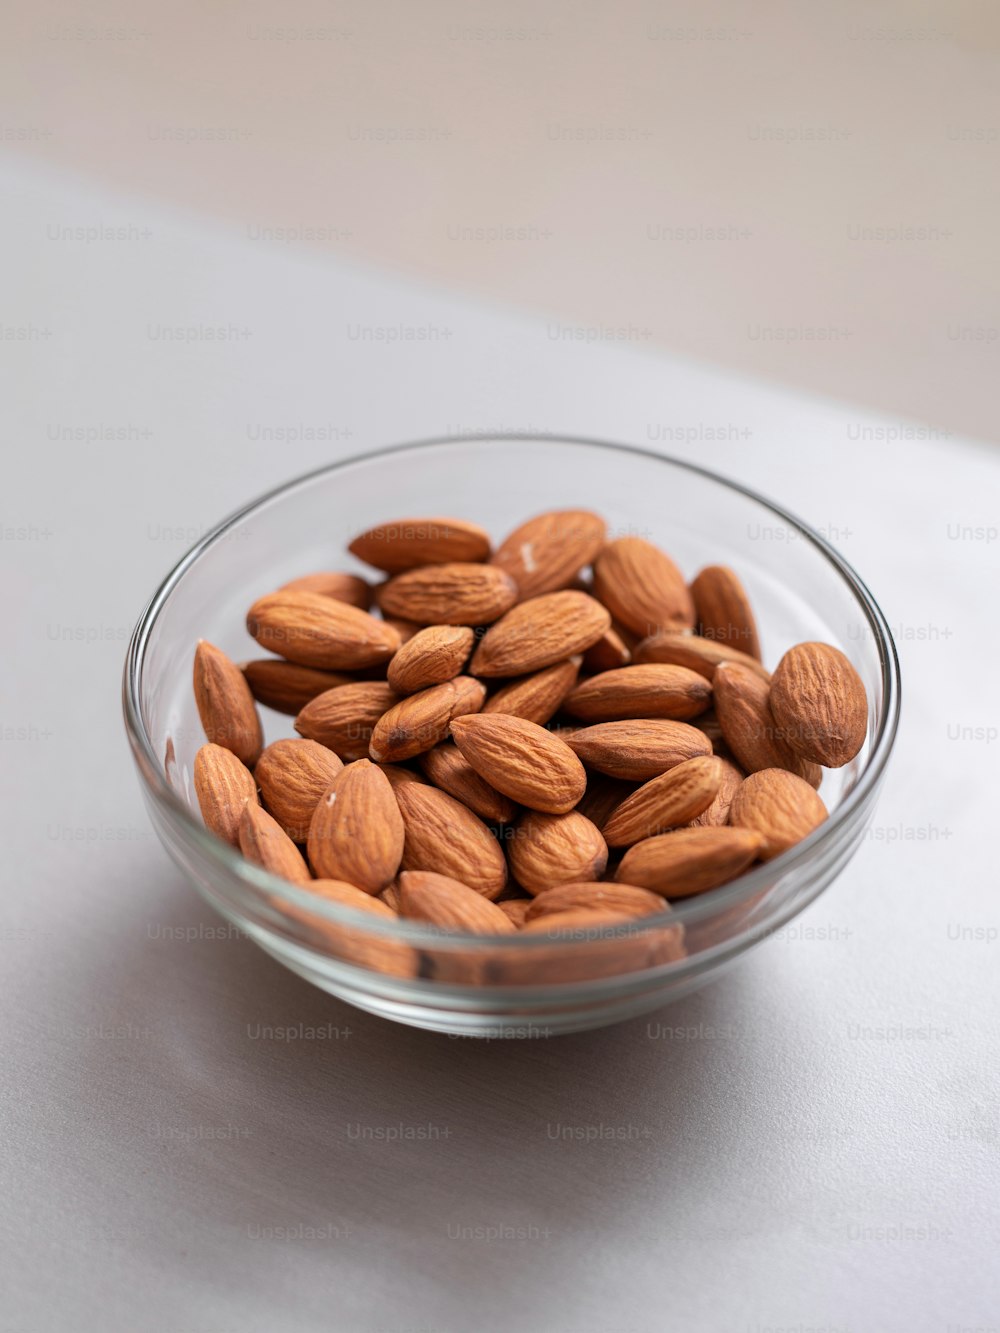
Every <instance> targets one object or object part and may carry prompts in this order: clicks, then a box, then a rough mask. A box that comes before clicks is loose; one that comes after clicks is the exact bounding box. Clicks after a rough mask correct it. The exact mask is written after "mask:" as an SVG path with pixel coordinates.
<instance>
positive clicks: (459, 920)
mask: <svg viewBox="0 0 1000 1333" xmlns="http://www.w3.org/2000/svg"><path fill="white" fill-rule="evenodd" d="M399 911H400V915H401V916H403V917H407V918H408V919H409V920H411V921H426V922H427V924H428V925H431V926H438V927H440V928H441V929H442V930H461V931H465V932H466V933H467V934H470V935H512V934H513V933H514V923H513V922H512V921H511V919H510V917H508V916H507V914H506V913H505V912H502V911H501V910H500V908H499V907H497V906H496V905H495V904H494V903H491V902H490V901H489V900H488V899H486V898H484V897H483V896H482V895H481V894H479V893H476V892H475V890H474V889H470V888H469V886H468V885H467V884H463V883H462V882H461V881H460V880H457V879H452V878H450V877H449V876H448V875H436V874H432V873H430V872H428V871H413V870H404V871H403V873H402V874H401V875H400V877H399Z"/></svg>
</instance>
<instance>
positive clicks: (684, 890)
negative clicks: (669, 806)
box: [615, 828, 762, 898]
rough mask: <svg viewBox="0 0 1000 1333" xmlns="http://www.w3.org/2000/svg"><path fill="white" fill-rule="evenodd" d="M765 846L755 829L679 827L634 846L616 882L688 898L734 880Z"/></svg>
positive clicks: (618, 873) (627, 854)
mask: <svg viewBox="0 0 1000 1333" xmlns="http://www.w3.org/2000/svg"><path fill="white" fill-rule="evenodd" d="M761 845H762V839H761V837H760V834H759V833H755V832H753V830H752V829H742V828H686V829H677V831H676V832H674V833H661V834H660V835H659V836H658V837H655V838H646V839H645V840H644V841H642V842H637V843H636V844H635V846H634V847H630V848H629V850H628V851H627V852H626V853H625V855H624V857H623V858H622V862H621V865H620V866H619V867H618V871H617V873H616V875H615V879H617V880H620V881H621V882H622V883H623V884H636V885H638V886H640V887H641V888H645V889H652V890H653V892H654V893H662V894H663V895H664V897H666V898H688V897H690V896H691V895H692V894H695V893H704V892H705V891H706V889H714V888H718V886H719V885H720V884H726V883H728V881H729V880H731V879H735V878H736V876H737V875H739V874H741V873H742V872H743V871H744V870H746V868H747V866H749V865H750V863H751V862H752V861H753V860H755V858H756V857H757V856H758V855H759V854H760V849H761Z"/></svg>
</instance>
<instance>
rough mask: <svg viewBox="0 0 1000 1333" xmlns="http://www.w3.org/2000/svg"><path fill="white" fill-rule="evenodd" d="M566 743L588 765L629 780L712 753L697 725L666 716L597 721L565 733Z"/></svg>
mask: <svg viewBox="0 0 1000 1333" xmlns="http://www.w3.org/2000/svg"><path fill="white" fill-rule="evenodd" d="M566 744H567V745H568V746H569V748H570V749H571V750H572V751H573V752H574V754H576V755H578V756H579V757H580V758H581V759H582V760H583V762H584V763H585V764H586V765H587V767H588V768H596V769H597V771H598V772H599V773H606V774H607V775H608V777H612V778H624V779H626V781H629V782H648V781H649V779H650V778H655V777H658V776H659V774H660V773H665V772H666V771H667V769H668V768H674V767H675V766H676V765H677V764H680V763H683V762H684V760H685V759H693V758H694V757H695V755H699V754H711V753H712V744H711V742H710V741H709V739H708V737H707V736H705V735H704V734H703V733H702V732H700V731H699V730H698V729H697V728H696V727H692V726H689V725H688V723H686V722H673V721H670V720H669V719H666V718H650V719H647V720H644V721H643V720H638V721H634V722H597V723H595V724H594V726H592V727H582V728H581V729H580V730H579V731H577V732H574V733H573V735H571V736H568V737H567V738H566Z"/></svg>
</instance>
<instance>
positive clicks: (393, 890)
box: [313, 878, 399, 916]
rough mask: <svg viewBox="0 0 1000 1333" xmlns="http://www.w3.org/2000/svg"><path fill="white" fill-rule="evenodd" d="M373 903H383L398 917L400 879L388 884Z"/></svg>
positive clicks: (315, 881)
mask: <svg viewBox="0 0 1000 1333" xmlns="http://www.w3.org/2000/svg"><path fill="white" fill-rule="evenodd" d="M321 882H323V881H320V880H314V881H313V883H314V884H319V883H321ZM358 891H359V892H361V890H360V889H359V890H358ZM365 897H366V898H367V897H368V894H367V893H366V894H365ZM373 901H376V902H380V903H383V904H384V905H385V906H386V907H387V908H388V909H389V911H390V912H392V913H393V915H394V916H398V915H399V880H398V878H397V879H394V880H393V881H392V883H391V884H387V885H386V886H385V888H384V889H383V890H382V892H381V893H380V894H379V895H378V896H377V898H376V899H373Z"/></svg>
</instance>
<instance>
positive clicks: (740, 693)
mask: <svg viewBox="0 0 1000 1333" xmlns="http://www.w3.org/2000/svg"><path fill="white" fill-rule="evenodd" d="M712 689H713V691H714V693H715V711H716V713H717V714H718V718H719V725H720V727H721V728H722V736H723V739H724V740H725V742H726V744H727V745H728V746H729V748H730V750H732V752H733V755H734V756H735V758H736V759H737V761H738V762H739V764H740V766H741V767H742V768H743V769H744V770H745V771H746V772H747V773H756V772H757V770H758V769H761V768H787V769H788V770H789V772H791V773H797V774H798V775H799V777H802V778H805V779H806V781H807V782H808V783H809V784H810V786H812V787H818V786H819V784H820V780H821V778H822V776H823V775H822V771H821V769H820V768H819V767H818V765H816V764H812V763H810V762H809V761H808V760H807V759H802V758H800V757H799V756H798V755H797V754H796V753H795V751H794V750H793V749H792V748H791V746H790V745H789V744H788V742H787V740H786V739H785V733H784V729H783V728H781V727H779V726H778V724H777V722H776V721H775V718H774V715H773V714H772V712H771V706H770V704H769V702H768V696H769V693H770V690H769V688H768V685H767V682H766V681H763V680H761V678H760V677H759V676H758V675H755V673H754V672H752V671H750V670H748V669H747V668H746V667H743V666H738V665H737V664H736V663H735V662H725V663H723V664H722V665H721V666H720V667H719V668H718V669H717V670H716V673H715V680H714V681H713V682H712Z"/></svg>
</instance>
